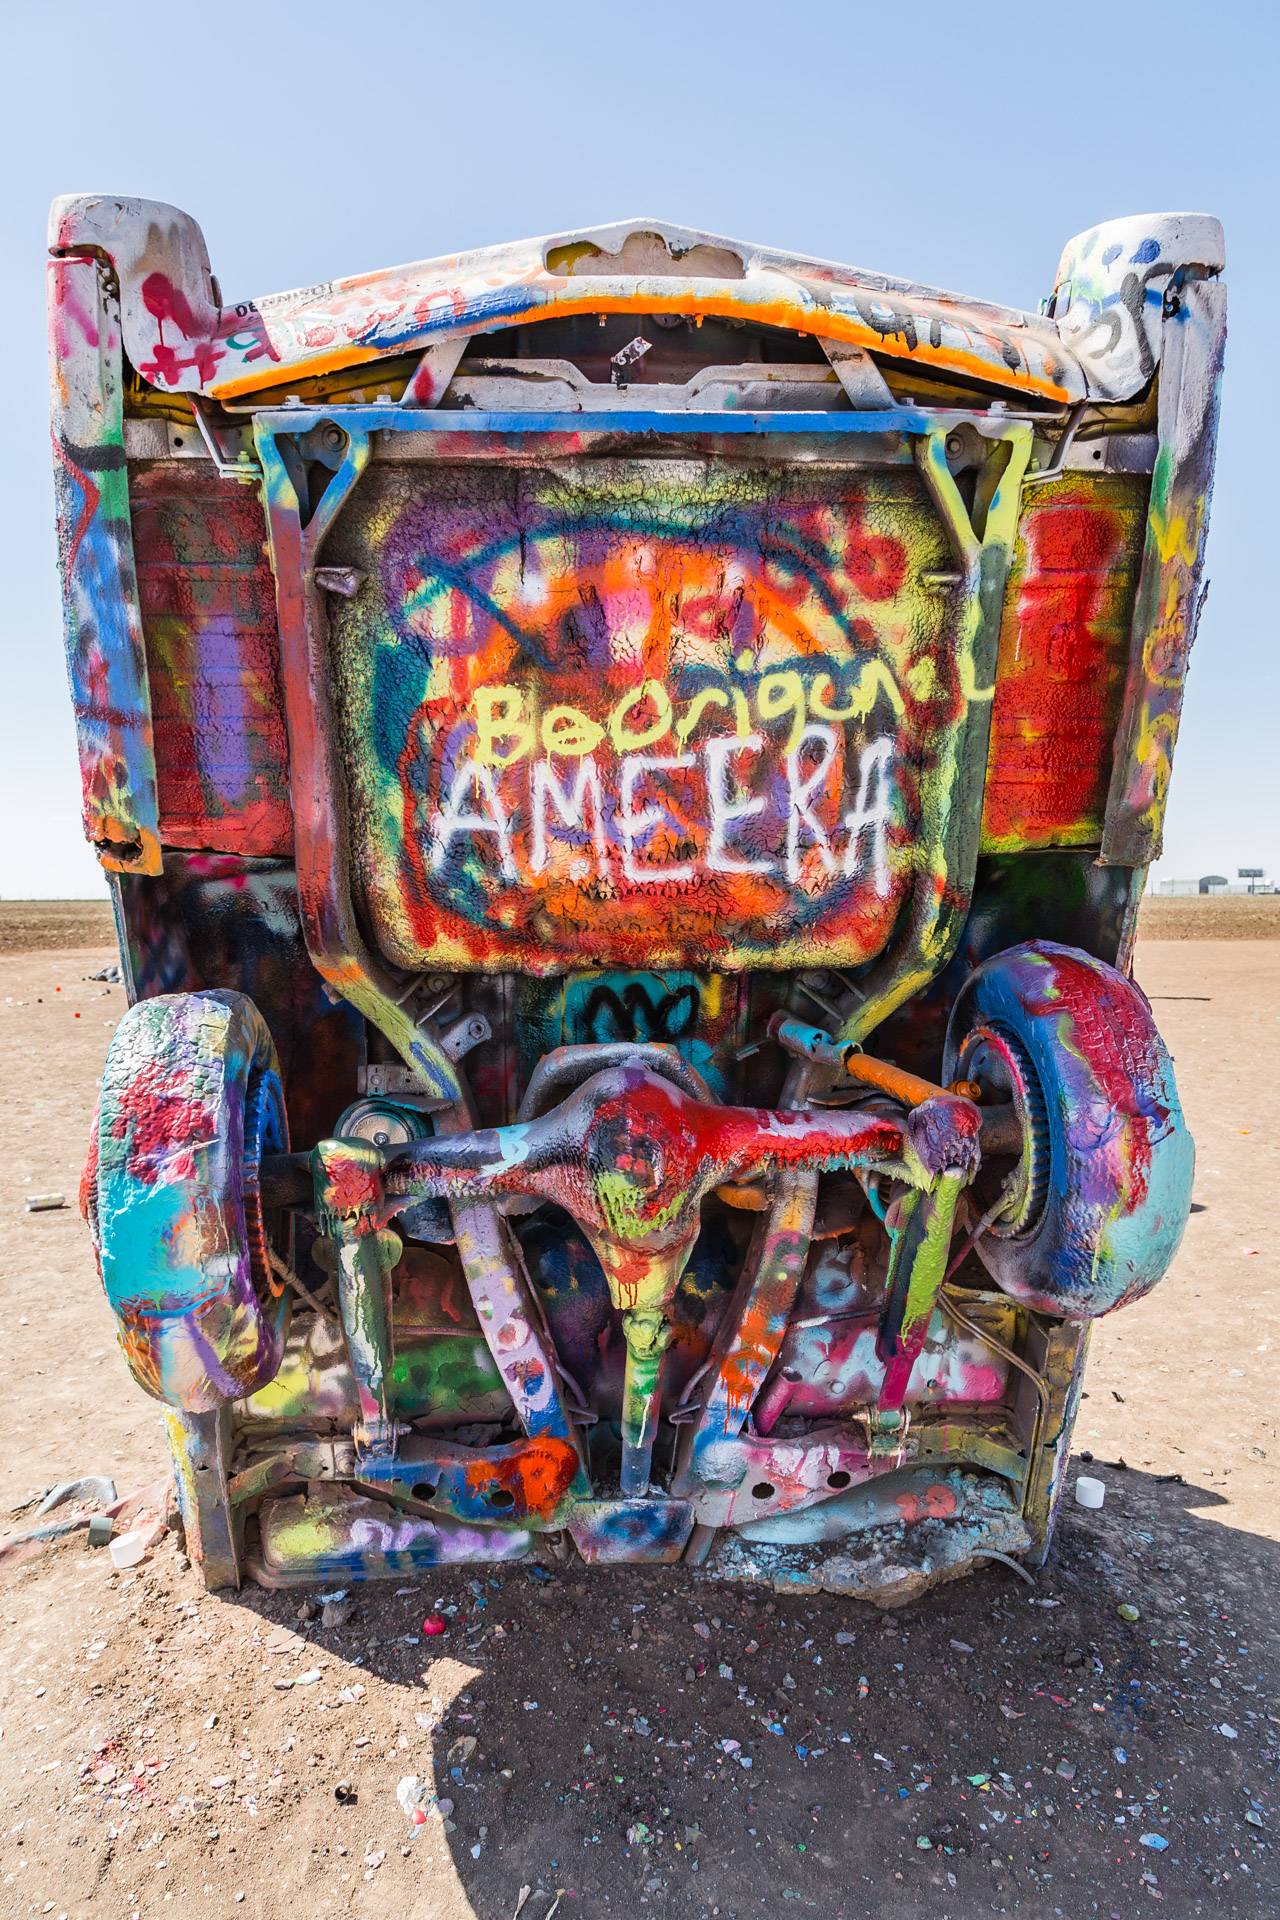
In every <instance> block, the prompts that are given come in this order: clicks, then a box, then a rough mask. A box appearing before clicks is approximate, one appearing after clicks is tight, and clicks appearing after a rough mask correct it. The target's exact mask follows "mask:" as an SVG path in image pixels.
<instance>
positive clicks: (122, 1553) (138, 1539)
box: [107, 1533, 147, 1568]
mask: <svg viewBox="0 0 1280 1920" xmlns="http://www.w3.org/2000/svg"><path fill="white" fill-rule="evenodd" d="M146 1550H147V1543H146V1541H145V1540H144V1539H143V1537H142V1535H141V1534H140V1533H119V1534H117V1535H116V1537H115V1539H114V1540H112V1541H111V1543H110V1545H109V1546H108V1548H107V1551H108V1553H110V1555H111V1563H112V1565H113V1566H116V1567H122V1568H123V1567H136V1566H137V1565H138V1563H139V1561H140V1560H141V1559H142V1556H143V1554H144V1553H145V1552H146Z"/></svg>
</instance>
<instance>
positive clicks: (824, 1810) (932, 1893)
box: [233, 1462, 1280, 1920]
mask: <svg viewBox="0 0 1280 1920" xmlns="http://www.w3.org/2000/svg"><path fill="white" fill-rule="evenodd" d="M1087 1470H1088V1472H1089V1473H1091V1474H1092V1475H1094V1476H1095V1477H1098V1478H1101V1479H1102V1480H1103V1481H1104V1482H1105V1484H1106V1487H1107V1494H1106V1503H1105V1505H1104V1507H1103V1508H1102V1510H1101V1511H1097V1512H1094V1511H1086V1510H1085V1509H1083V1508H1081V1507H1078V1506H1076V1505H1074V1504H1070V1505H1064V1509H1063V1513H1062V1517H1061V1521H1060V1524H1059V1529H1058V1534H1057V1538H1056V1541H1055V1545H1054V1550H1053V1553H1052V1555H1051V1557H1050V1560H1049V1562H1048V1564H1047V1565H1046V1566H1045V1567H1044V1568H1043V1569H1041V1570H1039V1572H1038V1573H1037V1574H1036V1576H1035V1581H1034V1585H1028V1584H1026V1583H1024V1582H1023V1581H1021V1580H1019V1579H1018V1578H1017V1577H1016V1576H1015V1575H1014V1574H1013V1573H1011V1572H1009V1571H1008V1570H1006V1569H1005V1568H1003V1567H994V1566H992V1567H988V1568H986V1569H984V1570H982V1571H980V1572H977V1573H975V1574H974V1575H972V1576H971V1577H969V1578H967V1579H964V1580H962V1581H959V1582H956V1583H954V1584H951V1585H949V1586H946V1587H942V1588H939V1589H936V1590H935V1591H934V1592H932V1593H931V1594H928V1595H926V1596H925V1597H924V1599H923V1600H921V1601H919V1602H918V1603H916V1604H914V1605H912V1606H909V1607H907V1608H905V1609H903V1610H901V1611H900V1612H896V1613H892V1612H888V1613H880V1612H878V1611H877V1610H875V1609H872V1608H870V1607H866V1606H861V1605H859V1604H857V1603H855V1602H851V1601H849V1600H847V1599H845V1598H842V1597H837V1596H833V1595H828V1594H821V1593H819V1594H812V1595H807V1596H803V1595H802V1596H796V1595H788V1596H787V1597H785V1598H784V1597H781V1596H778V1595H775V1594H773V1593H771V1592H769V1591H767V1590H765V1589H761V1588H743V1587H740V1586H730V1585H727V1584H720V1583H717V1582H715V1581H714V1580H709V1579H705V1578H704V1577H702V1576H701V1575H700V1574H698V1573H696V1572H695V1571H693V1570H691V1569H688V1568H684V1567H671V1568H625V1569H613V1570H608V1569H587V1568H585V1567H583V1566H581V1565H580V1564H577V1563H568V1562H556V1561H554V1560H547V1561H545V1562H543V1563H541V1564H537V1565H532V1566H527V1565H515V1566H509V1567H502V1568H492V1569H489V1568H482V1567H466V1568H459V1569H453V1570H444V1569H441V1570H438V1571H437V1572H435V1573H433V1574H427V1575H421V1576H419V1577H418V1578H416V1579H413V1580H410V1581H407V1582H405V1583H404V1587H402V1588H401V1590H400V1591H399V1592H397V1591H396V1589H395V1588H394V1587H392V1586H390V1585H387V1586H368V1587H363V1588H358V1587H352V1588H350V1589H349V1590H348V1591H349V1597H350V1599H351V1600H352V1602H353V1603H354V1611H353V1614H352V1617H351V1618H350V1620H349V1621H348V1622H347V1623H346V1624H345V1625H344V1626H343V1627H342V1628H341V1629H339V1630H338V1631H337V1632H334V1633H325V1632H323V1631H322V1630H320V1629H319V1628H318V1626H305V1625H303V1626H301V1628H300V1630H301V1631H303V1632H304V1633H305V1634H306V1635H307V1636H308V1638H309V1639H310V1640H313V1641H314V1642H315V1644H316V1645H317V1646H322V1647H324V1648H325V1649H326V1651H327V1652H328V1653H329V1654H330V1655H331V1656H332V1657H333V1659H334V1662H335V1666H337V1667H339V1668H340V1669H341V1681H342V1684H344V1685H345V1686H346V1688H347V1691H348V1694H350V1692H351V1689H352V1688H353V1687H356V1688H358V1687H360V1686H363V1687H364V1688H365V1689H366V1693H365V1695H364V1697H363V1699H362V1698H361V1697H360V1696H358V1695H357V1696H356V1698H355V1699H354V1700H351V1701H349V1702H348V1706H347V1708H346V1709H345V1719H344V1732H345V1731H346V1729H347V1728H348V1727H350V1728H351V1729H354V1727H355V1726H356V1725H358V1724H363V1720H364V1719H368V1720H369V1722H370V1725H371V1726H372V1724H373V1722H374V1721H376V1722H377V1725H378V1729H379V1731H378V1733H377V1735H376V1736H375V1735H373V1734H370V1735H368V1736H367V1737H365V1744H364V1745H362V1746H361V1747H359V1748H357V1747H356V1746H355V1745H354V1744H353V1742H352V1741H350V1740H348V1741H347V1742H346V1745H345V1749H344V1750H345V1751H346V1752H347V1753H348V1755H349V1758H348V1761H347V1764H346V1765H345V1767H343V1770H342V1778H341V1779H340V1780H335V1781H333V1787H334V1789H337V1788H339V1787H345V1788H346V1789H347V1790H348V1792H353V1793H354V1796H355V1797H354V1799H352V1800H350V1801H348V1802H346V1803H345V1804H344V1803H343V1802H342V1799H341V1796H340V1797H339V1799H338V1800H335V1802H334V1822H333V1832H334V1833H335V1834H336V1833H338V1832H340V1831H343V1830H346V1829H348V1828H349V1830H350V1832H351V1834H352V1835H353V1836H356V1838H355V1840H354V1841H353V1845H352V1847H350V1848H348V1851H347V1854H346V1855H344V1856H343V1858H344V1859H346V1860H351V1859H354V1860H355V1861H356V1871H357V1874H359V1873H363V1874H364V1876H365V1877H366V1878H367V1879H368V1880H369V1881H370V1882H371V1883H376V1886H377V1891H378V1894H379V1897H380V1898H382V1899H386V1898H388V1897H391V1895H392V1891H393V1884H396V1885H400V1884H402V1885H403V1888H404V1893H403V1896H402V1897H404V1898H408V1899H410V1901H411V1902H424V1903H425V1904H421V1906H420V1907H419V1905H417V1904H411V1905H409V1906H408V1907H406V1908H405V1909H404V1910H405V1911H406V1912H407V1913H412V1912H417V1911H419V1910H420V1911H421V1912H422V1913H423V1914H427V1913H432V1912H434V1911H436V1910H437V1906H436V1905H433V1904H432V1902H433V1901H435V1902H437V1904H438V1900H439V1899H440V1898H442V1897H443V1896H444V1893H445V1892H446V1890H447V1889H448V1888H449V1887H450V1886H452V1887H453V1889H454V1892H455V1896H456V1895H461V1896H463V1897H464V1900H465V1904H460V1905H458V1906H457V1907H456V1909H455V1908H447V1909H446V1907H444V1906H439V1911H441V1912H444V1911H446V1910H447V1911H449V1912H453V1911H455V1910H456V1911H458V1912H465V1911H466V1909H467V1907H469V1908H470V1911H471V1913H473V1914H474V1915H475V1916H476V1920H511V1916H512V1915H513V1914H514V1912H515V1910H516V1907H517V1905H518V1904H519V1902H520V1900H521V1897H522V1889H524V1888H528V1889H529V1892H528V1895H527V1896H526V1897H525V1900H524V1906H523V1909H522V1920H548V1916H549V1915H550V1913H551V1910H552V1908H553V1905H554V1902H555V1900H556V1898H557V1895H560V1897H561V1901H562V1904H561V1907H560V1908H559V1910H558V1912H559V1914H560V1915H561V1916H563V1915H564V1914H565V1913H578V1914H586V1913H590V1914H592V1915H594V1916H600V1915H606V1914H615V1915H617V1914H636V1913H639V1912H648V1911H650V1910H652V1911H654V1912H662V1911H668V1910H670V1911H672V1912H677V1913H688V1914H691V1915H693V1914H696V1915H706V1916H709V1917H710V1916H723V1917H724V1920H733V1917H734V1916H739V1917H742V1920H745V1916H747V1915H758V1914H763V1913H769V1914H773V1913H774V1912H778V1911H784V1910H789V1907H790V1905H791V1904H796V1905H797V1906H798V1907H799V1908H805V1909H809V1910H814V1911H817V1912H820V1913H821V1914H822V1915H823V1916H824V1920H825V1917H830V1920H843V1917H844V1916H854V1915H858V1916H861V1915H868V1916H869V1915H876V1916H877V1917H879V1916H891V1917H892V1916H896V1915H898V1914H899V1913H901V1914H904V1915H905V1914H908V1913H917V1912H920V1911H922V1910H924V1911H928V1912H930V1913H936V1914H938V1915H950V1916H953V1920H959V1916H961V1915H968V1914H977V1913H986V1912H989V1911H995V1912H1006V1911H1008V1912H1011V1911H1013V1910H1014V1909H1015V1908H1018V1907H1020V1908H1021V1909H1022V1910H1024V1911H1030V1912H1034V1913H1037V1914H1041V1913H1043V1914H1045V1915H1057V1914H1062V1915H1064V1916H1071V1920H1074V1916H1076V1915H1085V1914H1092V1913H1094V1912H1097V1913H1101V1914H1104V1915H1109V1914H1112V1913H1119V1914H1122V1915H1125V1916H1126V1920H1127V1915H1128V1914H1129V1913H1130V1912H1132V1911H1133V1910H1134V1907H1135V1904H1136V1903H1137V1902H1138V1901H1139V1900H1142V1901H1143V1902H1144V1903H1145V1900H1146V1899H1148V1898H1149V1899H1153V1900H1155V1899H1159V1900H1160V1901H1162V1902H1163V1905H1164V1910H1165V1911H1166V1912H1170V1913H1175V1912H1180V1911H1185V1912H1187V1913H1198V1912H1208V1911H1210V1910H1213V1909H1220V1910H1223V1911H1227V1912H1237V1911H1238V1912H1241V1913H1251V1912H1255V1911H1260V1910H1266V1906H1265V1901H1266V1900H1269V1899H1270V1898H1271V1897H1272V1896H1273V1895H1274V1894H1275V1892H1276V1891H1277V1890H1278V1882H1277V1876H1276V1871H1275V1855H1274V1853H1273V1852H1272V1850H1271V1849H1272V1845H1273V1836H1274V1833H1275V1828H1276V1794H1275V1778H1276V1742H1277V1735H1280V1721H1277V1719H1276V1717H1275V1715H1274V1712H1273V1708H1274V1702H1272V1701H1271V1700H1270V1699H1269V1698H1268V1696H1267V1686H1268V1676H1269V1675H1270V1674H1271V1673H1273V1672H1274V1671H1275V1669H1276V1650H1277V1649H1276V1640H1277V1630H1276V1625H1275V1622H1274V1621H1273V1618H1272V1607H1271V1599H1270V1596H1271V1595H1272V1594H1274V1592H1275V1590H1276V1582H1277V1575H1278V1574H1280V1548H1278V1547H1277V1545H1276V1543H1275V1542H1273V1541H1270V1540H1266V1539H1260V1538H1258V1537H1256V1536H1253V1535H1250V1534H1246V1533H1241V1532H1238V1531H1235V1530H1233V1529H1232V1527H1231V1526H1230V1524H1229V1520H1228V1517H1227V1516H1228V1514H1229V1508H1228V1506H1227V1503H1226V1502H1225V1500H1224V1498H1223V1496H1222V1495H1221V1494H1220V1493H1218V1492H1215V1491H1214V1490H1212V1489H1207V1488H1205V1489H1201V1488H1198V1487H1194V1486H1188V1485H1186V1484H1183V1483H1179V1482H1175V1481H1170V1480H1168V1479H1161V1478H1157V1477H1155V1476H1152V1475H1149V1474H1146V1473H1142V1472H1138V1471H1135V1470H1132V1469H1120V1468H1118V1467H1116V1466H1114V1465H1108V1464H1106V1463H1101V1462H1092V1463H1090V1464H1089V1465H1088V1468H1087ZM1074 1479H1075V1469H1074V1467H1073V1471H1072V1474H1071V1480H1072V1482H1074ZM1215 1516H1220V1517H1215ZM414 1588H416V1589H417V1591H413V1590H412V1589H414ZM405 1589H408V1590H407V1591H406V1590H405ZM302 1597H303V1596H302V1595H301V1594H299V1593H298V1592H297V1591H291V1592H289V1593H286V1594H274V1595H266V1594H262V1593H260V1592H258V1591H257V1590H255V1589H252V1588H246V1589H245V1591H244V1592H243V1593H242V1594H241V1595H240V1596H239V1598H238V1601H237V1602H235V1603H233V1604H237V1605H238V1606H239V1607H242V1608H246V1609H248V1610H250V1611H251V1612H254V1613H256V1614H258V1615H259V1616H260V1617H261V1619H262V1621H263V1623H264V1627H266V1628H267V1629H268V1630H269V1626H270V1624H274V1623H279V1622H282V1621H287V1622H288V1623H290V1624H293V1625H298V1624H299V1623H298V1622H297V1621H296V1619H295V1618H294V1616H295V1615H296V1612H297V1608H298V1605H299V1602H300V1600H301V1598H302ZM428 1611H430V1612H432V1613H434V1612H437V1611H440V1612H442V1614H443V1617H444V1619H445V1620H446V1623H447V1627H448V1631H447V1633H446V1634H444V1635H442V1636H439V1637H437V1638H424V1637H423V1636H422V1630H421V1629H422V1622H423V1620H424V1619H425V1618H426V1616H427V1613H428ZM413 1641H416V1644H410V1643H411V1642H413ZM357 1663H358V1664H357ZM337 1681H338V1674H337V1673H334V1674H333V1675H332V1676H331V1677H330V1676H326V1684H327V1685H329V1687H330V1691H331V1692H333V1691H335V1690H336V1683H337ZM288 1698H289V1696H287V1695H286V1702H287V1700H288ZM366 1703H367V1710H366ZM388 1725H392V1727H393V1731H392V1732H391V1733H390V1734H386V1733H385V1729H386V1728H387V1727H388ZM384 1738H385V1741H386V1744H385V1745H384V1744H383V1740H384ZM405 1779H416V1780H417V1781H418V1782H419V1792H418V1794H417V1804H418V1806H419V1807H420V1808H421V1810H422V1811H423V1812H425V1814H426V1818H425V1819H424V1820H422V1821H421V1822H420V1824H418V1825H417V1826H414V1825H413V1824H411V1822H410V1819H409V1818H408V1817H407V1816H406V1814H405V1812H404V1811H403V1810H402V1808H401V1806H400V1805H399V1804H398V1803H397V1800H396V1789H397V1787H398V1786H399V1784H400V1782H401V1781H402V1780H405ZM326 1790H327V1788H326ZM405 1798H406V1799H407V1800H409V1801H410V1802H412V1801H413V1799H414V1796H413V1794H412V1793H408V1794H406V1795H405ZM326 1844H328V1843H325V1842H320V1843H319V1845H320V1846H321V1847H324V1846H325V1845H326ZM338 1844H340V1842H339V1841H337V1840H336V1839H335V1840H333V1841H332V1845H334V1846H336V1845H338ZM361 1846H363V1847H364V1848H365V1852H364V1853H360V1852H359V1851H358V1849H359V1847H361ZM370 1859H371V1860H373V1865H372V1866H370V1865H368V1864H365V1865H364V1866H360V1864H359V1863H360V1861H362V1860H364V1861H366V1862H367V1861H368V1860H370ZM1260 1901H1263V1902H1264V1905H1263V1906H1262V1907H1260V1906H1259V1902H1260Z"/></svg>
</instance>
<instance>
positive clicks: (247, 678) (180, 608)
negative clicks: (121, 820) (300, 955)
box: [129, 460, 293, 856]
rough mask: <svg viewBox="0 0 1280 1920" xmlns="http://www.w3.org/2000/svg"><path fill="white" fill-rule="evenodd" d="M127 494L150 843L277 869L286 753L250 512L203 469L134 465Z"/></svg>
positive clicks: (244, 499) (286, 850)
mask: <svg viewBox="0 0 1280 1920" xmlns="http://www.w3.org/2000/svg"><path fill="white" fill-rule="evenodd" d="M129 484H130V495H131V504H132V520H133V544H134V553H135V556H136V563H137V573H138V592H139V601H140V606H141V611H142V625H143V632H144V634H145V638H146V653H147V677H148V682H149V685H150V690H151V706H152V712H153V715H154V720H155V729H156V740H155V755H156V779H157V787H158V796H159V813H160V828H159V830H160V833H161V835H162V837H163V840H164V842H165V844H166V845H167V846H171V847H188V848H192V849H194V850H197V851H200V852H209V853H239V854H245V855H250V856H253V855H259V856H260V855H264V854H276V855H282V856H287V855H289V854H291V853H292V851H293V817H292V814H291V811H290V806H289V748H288V742H287V739H286V736H285V723H284V699H283V695H282V694H281V690H280V640H279V634H278V632H277V628H276V607H275V582H274V580H273V578H272V574H271V568H270V566H269V564H268V562H267V556H266V526H265V523H264V521H263V516H262V508H261V505H260V504H259V502H258V500H257V498H256V497H255V495H254V494H253V493H251V492H249V491H248V490H247V489H245V488H243V487H237V488H229V487H227V486H226V485H225V484H224V483H222V482H221V481H220V480H219V478H218V476H217V474H216V473H215V471H214V469H213V467H212V465H211V464H210V463H206V462H205V461H203V460H199V461H197V460H182V461H169V460H165V461H157V462H155V463H150V462H148V463H146V464H145V465H142V464H139V465H137V466H135V467H134V468H133V470H132V472H131V475H130V483H129Z"/></svg>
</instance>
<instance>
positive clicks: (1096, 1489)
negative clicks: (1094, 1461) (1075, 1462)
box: [1076, 1473, 1107, 1507]
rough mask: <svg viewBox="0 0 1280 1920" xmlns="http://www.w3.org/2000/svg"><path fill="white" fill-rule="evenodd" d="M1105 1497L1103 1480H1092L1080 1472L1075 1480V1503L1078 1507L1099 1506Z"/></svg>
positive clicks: (1105, 1490) (1105, 1488)
mask: <svg viewBox="0 0 1280 1920" xmlns="http://www.w3.org/2000/svg"><path fill="white" fill-rule="evenodd" d="M1106 1497H1107V1487H1106V1482H1105V1481H1104V1480H1093V1479H1091V1478H1090V1476H1089V1475H1088V1474H1087V1473H1082V1474H1081V1475H1080V1476H1079V1478H1078V1479H1077V1481H1076V1505H1077V1506H1078V1507H1100V1506H1101V1505H1102V1503H1103V1501H1104V1500H1105V1499H1106Z"/></svg>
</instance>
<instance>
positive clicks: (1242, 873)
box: [1236, 867, 1267, 880]
mask: <svg viewBox="0 0 1280 1920" xmlns="http://www.w3.org/2000/svg"><path fill="white" fill-rule="evenodd" d="M1266 872H1267V870H1266V868H1265V867H1237V868H1236V879H1237V880H1262V879H1265V877H1266Z"/></svg>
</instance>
